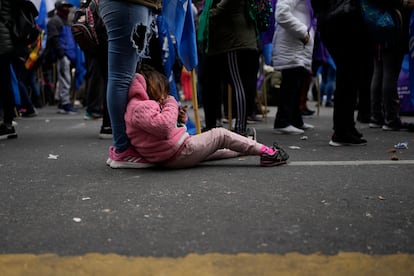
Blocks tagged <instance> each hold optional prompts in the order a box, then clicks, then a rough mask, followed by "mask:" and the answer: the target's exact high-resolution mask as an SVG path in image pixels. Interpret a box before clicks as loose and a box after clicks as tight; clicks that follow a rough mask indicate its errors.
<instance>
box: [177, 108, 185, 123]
mask: <svg viewBox="0 0 414 276" xmlns="http://www.w3.org/2000/svg"><path fill="white" fill-rule="evenodd" d="M186 121H187V106H186V105H185V106H180V107H179V108H178V122H179V123H182V124H185V123H186Z"/></svg>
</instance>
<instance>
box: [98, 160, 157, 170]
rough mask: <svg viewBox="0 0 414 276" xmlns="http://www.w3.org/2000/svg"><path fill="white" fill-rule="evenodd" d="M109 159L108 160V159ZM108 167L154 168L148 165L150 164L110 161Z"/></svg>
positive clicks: (152, 165)
mask: <svg viewBox="0 0 414 276" xmlns="http://www.w3.org/2000/svg"><path fill="white" fill-rule="evenodd" d="M108 159H110V158H108ZM108 161H109V160H107V161H106V163H107V164H108ZM109 166H110V167H111V168H112V169H146V168H151V167H154V164H150V163H133V162H119V161H114V160H111V161H110V163H109Z"/></svg>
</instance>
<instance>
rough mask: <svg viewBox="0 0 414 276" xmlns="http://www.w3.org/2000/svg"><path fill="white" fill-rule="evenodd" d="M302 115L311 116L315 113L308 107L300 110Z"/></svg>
mask: <svg viewBox="0 0 414 276" xmlns="http://www.w3.org/2000/svg"><path fill="white" fill-rule="evenodd" d="M301 114H302V116H312V115H313V114H315V110H310V109H308V108H306V109H304V110H302V111H301Z"/></svg>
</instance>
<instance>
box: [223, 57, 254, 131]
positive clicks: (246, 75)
mask: <svg viewBox="0 0 414 276" xmlns="http://www.w3.org/2000/svg"><path fill="white" fill-rule="evenodd" d="M258 66H259V58H258V56H257V52H256V51H233V52H229V53H227V69H228V79H229V82H230V85H231V87H232V90H233V91H232V92H233V97H234V100H235V109H236V110H235V111H236V123H235V127H234V131H235V132H237V133H240V134H242V135H244V134H245V133H246V124H247V114H248V113H247V106H248V105H253V104H254V102H255V95H256V82H257V68H258Z"/></svg>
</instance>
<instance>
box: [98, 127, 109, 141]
mask: <svg viewBox="0 0 414 276" xmlns="http://www.w3.org/2000/svg"><path fill="white" fill-rule="evenodd" d="M99 139H112V128H111V127H110V126H107V127H104V126H102V127H101V131H100V132H99Z"/></svg>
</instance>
